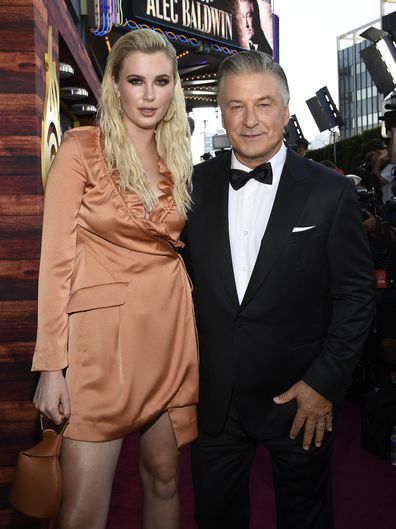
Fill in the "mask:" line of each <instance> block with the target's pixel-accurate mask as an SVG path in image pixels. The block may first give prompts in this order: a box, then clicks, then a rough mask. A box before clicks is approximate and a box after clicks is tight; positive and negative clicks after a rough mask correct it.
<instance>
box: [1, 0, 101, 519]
mask: <svg viewBox="0 0 396 529" xmlns="http://www.w3.org/2000/svg"><path fill="white" fill-rule="evenodd" d="M49 25H51V26H52V28H53V30H52V32H53V48H52V57H53V60H54V61H55V62H56V63H58V62H59V38H60V37H59V35H60V34H61V35H62V46H63V49H64V46H65V44H64V43H65V42H66V45H67V47H68V48H69V50H67V57H72V58H73V61H74V62H75V64H76V69H77V71H78V72H79V77H78V82H79V81H80V80H81V79H83V80H84V83H85V86H87V87H89V88H90V91H91V92H92V93H93V95H94V97H95V98H96V99H97V98H98V97H99V91H100V83H99V80H98V79H97V77H96V74H95V71H94V69H93V67H92V65H91V63H90V60H89V57H88V54H87V52H86V50H85V49H84V46H83V43H82V41H81V39H80V37H79V34H78V31H77V30H76V28H75V26H74V23H73V21H72V19H71V17H70V15H69V13H68V11H67V8H66V5H65V2H64V1H63V0H56V1H55V0H13V1H12V2H1V1H0V33H1V36H2V38H1V40H0V115H1V127H0V528H3V527H4V528H7V529H25V528H26V529H36V528H37V529H38V528H39V527H41V526H42V524H40V522H39V521H37V520H33V519H30V518H27V517H25V516H22V515H21V514H19V513H17V512H15V511H14V510H13V509H12V508H11V506H10V505H9V504H8V501H7V496H8V491H9V487H10V483H11V480H12V477H13V473H14V465H15V461H16V458H17V455H18V452H19V451H20V450H22V449H24V448H27V447H29V446H31V445H32V444H33V443H35V442H36V441H37V439H38V433H39V432H38V421H37V413H36V411H35V410H34V407H33V405H32V402H31V401H32V397H33V393H34V388H35V385H36V382H37V376H38V375H37V373H31V371H30V367H31V358H32V354H33V350H34V342H35V337H36V319H37V279H38V268H39V257H40V237H41V223H42V212H43V196H42V195H43V189H42V183H41V158H40V156H41V118H42V113H43V108H44V97H45V67H44V55H45V53H46V52H47V48H48V42H47V39H48V26H49ZM64 51H65V50H64ZM76 81H77V79H76Z"/></svg>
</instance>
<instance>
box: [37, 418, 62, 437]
mask: <svg viewBox="0 0 396 529" xmlns="http://www.w3.org/2000/svg"><path fill="white" fill-rule="evenodd" d="M39 418H40V428H41V431H42V432H44V431H48V430H50V431H52V432H55V433H56V434H58V435H63V432H64V431H65V429H66V426H67V425H68V424H69V417H65V416H64V415H62V422H61V423H60V424H59V425H57V426H58V427H57V428H56V429H55V428H48V427H45V425H44V419H45V415H44V413H40V414H39Z"/></svg>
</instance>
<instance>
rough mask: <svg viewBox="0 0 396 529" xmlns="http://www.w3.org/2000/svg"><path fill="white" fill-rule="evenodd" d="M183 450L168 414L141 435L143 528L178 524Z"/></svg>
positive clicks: (165, 528) (168, 527)
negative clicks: (179, 480)
mask: <svg viewBox="0 0 396 529" xmlns="http://www.w3.org/2000/svg"><path fill="white" fill-rule="evenodd" d="M179 458H180V451H179V449H178V448H177V445H176V439H175V435H174V433H173V429H172V425H171V422H170V419H169V416H168V414H167V413H164V414H163V415H161V416H160V417H159V418H158V419H157V420H156V421H155V422H154V423H153V424H151V425H150V426H149V427H147V428H145V430H144V432H142V433H141V436H140V451H139V468H140V476H141V479H142V483H143V497H144V501H143V523H142V527H143V529H177V528H178V527H179V495H178V466H179Z"/></svg>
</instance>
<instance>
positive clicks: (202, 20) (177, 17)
mask: <svg viewBox="0 0 396 529" xmlns="http://www.w3.org/2000/svg"><path fill="white" fill-rule="evenodd" d="M122 8H123V13H124V16H126V17H127V18H130V17H131V18H137V19H141V20H144V21H146V22H151V23H154V24H159V25H162V26H166V27H169V28H172V29H174V30H176V31H179V32H182V33H187V34H190V35H191V34H192V35H196V36H197V37H200V36H201V37H206V38H208V39H211V40H214V41H218V42H221V43H225V44H227V45H229V46H236V47H239V48H250V49H260V50H262V51H266V52H267V53H272V48H273V34H272V11H271V0H139V1H138V2H137V1H132V0H124V1H123V2H122ZM249 26H250V27H249Z"/></svg>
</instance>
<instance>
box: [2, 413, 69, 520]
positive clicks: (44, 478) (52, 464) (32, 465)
mask: <svg viewBox="0 0 396 529" xmlns="http://www.w3.org/2000/svg"><path fill="white" fill-rule="evenodd" d="M40 422H41V430H42V440H41V441H40V442H39V443H38V444H36V445H35V446H33V447H32V448H30V449H29V450H24V451H22V452H19V456H18V460H17V464H16V472H15V476H14V480H13V482H12V486H11V490H10V494H9V497H8V499H9V501H10V503H11V505H12V506H13V507H14V508H15V509H17V510H18V511H21V512H22V513H24V514H26V515H28V516H32V517H33V518H51V517H52V516H55V515H56V514H57V513H58V512H59V510H60V506H61V501H62V476H61V471H60V461H59V457H60V453H61V448H62V441H63V432H64V430H65V428H66V426H67V424H68V419H66V418H65V419H64V421H63V422H62V424H61V425H60V428H59V431H55V430H53V429H49V428H44V427H43V421H42V416H41V415H40Z"/></svg>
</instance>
